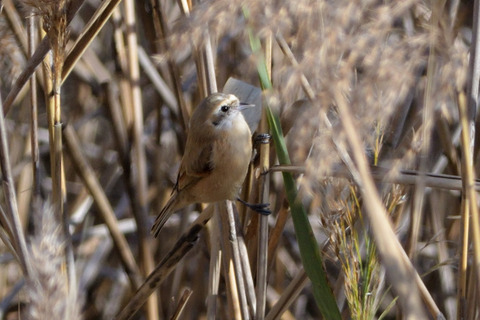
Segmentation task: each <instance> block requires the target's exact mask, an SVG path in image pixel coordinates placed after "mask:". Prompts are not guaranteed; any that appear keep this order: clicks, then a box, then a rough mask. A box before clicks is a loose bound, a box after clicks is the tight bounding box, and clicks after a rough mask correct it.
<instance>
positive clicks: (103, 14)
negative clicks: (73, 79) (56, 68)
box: [62, 0, 120, 79]
mask: <svg viewBox="0 0 480 320" xmlns="http://www.w3.org/2000/svg"><path fill="white" fill-rule="evenodd" d="M119 4H120V0H108V1H102V3H101V5H100V6H99V7H98V8H97V10H96V11H95V14H94V15H93V16H92V18H91V19H90V20H89V21H88V23H87V25H86V26H85V27H84V28H83V31H82V33H81V34H80V36H79V37H78V38H77V40H76V41H75V44H74V45H73V47H72V48H71V49H70V51H69V52H68V55H67V57H66V59H65V66H64V68H63V70H62V79H66V78H67V76H68V75H69V74H70V72H71V71H72V69H73V67H74V66H75V64H76V63H77V61H78V60H79V59H80V57H81V56H82V55H83V54H84V53H85V50H87V48H88V47H89V45H90V44H91V42H92V41H93V40H94V39H95V37H96V35H97V34H98V33H99V32H100V30H102V28H103V26H104V25H105V23H106V22H107V21H108V19H109V18H110V16H111V15H112V13H113V11H114V10H115V8H116V7H117V6H118V5H119Z"/></svg>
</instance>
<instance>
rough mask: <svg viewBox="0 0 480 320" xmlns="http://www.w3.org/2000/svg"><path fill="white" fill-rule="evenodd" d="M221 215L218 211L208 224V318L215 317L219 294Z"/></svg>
mask: <svg viewBox="0 0 480 320" xmlns="http://www.w3.org/2000/svg"><path fill="white" fill-rule="evenodd" d="M219 220H220V216H219V215H218V212H216V213H215V214H214V216H213V219H212V222H211V223H209V224H208V225H207V230H208V231H209V232H208V234H209V235H210V260H209V272H208V296H207V302H206V303H207V319H215V315H216V313H217V305H218V303H217V300H218V295H219V286H220V274H221V263H222V250H221V248H220V228H219V226H220V221H219Z"/></svg>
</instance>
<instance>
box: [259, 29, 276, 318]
mask: <svg viewBox="0 0 480 320" xmlns="http://www.w3.org/2000/svg"><path fill="white" fill-rule="evenodd" d="M272 41H273V37H272V35H271V34H270V35H269V36H268V37H267V39H266V43H265V64H266V67H267V73H268V77H269V79H271V78H272V68H271V66H272ZM267 131H268V123H267V113H266V111H265V109H262V118H261V122H260V132H262V133H263V132H267ZM269 167H270V145H269V141H262V142H261V145H260V170H261V172H262V174H261V175H260V178H259V179H258V186H259V200H260V201H261V202H262V203H268V195H269V187H270V186H269V183H268V179H267V177H268V175H266V173H267V172H268V169H269ZM258 233H259V236H258V251H257V288H256V289H257V290H256V293H257V307H256V317H255V319H257V320H263V319H264V318H265V305H266V297H267V269H268V216H264V215H261V216H260V223H259V226H258Z"/></svg>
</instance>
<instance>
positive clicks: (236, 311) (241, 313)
mask: <svg viewBox="0 0 480 320" xmlns="http://www.w3.org/2000/svg"><path fill="white" fill-rule="evenodd" d="M232 206H233V204H232V202H231V201H227V202H225V203H223V202H222V203H219V215H220V233H221V244H222V258H223V267H224V272H225V273H226V276H225V278H226V279H225V281H226V282H227V284H228V286H229V290H230V292H229V293H230V297H231V302H232V307H233V315H232V316H233V317H234V318H240V319H250V317H251V316H250V315H251V313H250V310H251V309H250V308H252V307H253V306H252V305H249V304H248V302H247V293H246V280H245V278H244V273H243V271H242V270H243V267H242V263H241V261H240V258H241V256H240V249H239V244H238V236H237V228H236V225H235V218H234V217H233V215H234V213H233V207H232ZM246 265H249V264H248V263H247V264H246Z"/></svg>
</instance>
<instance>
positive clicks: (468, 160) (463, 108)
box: [458, 92, 480, 292]
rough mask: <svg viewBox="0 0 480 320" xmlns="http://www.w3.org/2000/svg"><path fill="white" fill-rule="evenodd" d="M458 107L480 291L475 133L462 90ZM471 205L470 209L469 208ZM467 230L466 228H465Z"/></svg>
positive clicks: (474, 270) (474, 267)
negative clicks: (475, 185) (473, 153)
mask: <svg viewBox="0 0 480 320" xmlns="http://www.w3.org/2000/svg"><path fill="white" fill-rule="evenodd" d="M458 108H459V113H460V121H461V124H462V153H463V157H462V173H463V177H464V178H463V182H464V192H465V201H466V203H467V205H465V210H466V212H464V213H463V215H464V216H465V218H464V219H469V216H468V215H466V214H468V212H471V226H472V230H471V232H472V242H473V244H472V245H473V256H474V261H475V263H474V265H473V266H472V269H473V272H474V273H475V282H476V289H477V292H480V216H479V212H478V205H477V203H478V199H477V193H476V192H475V189H474V177H475V168H474V166H473V155H472V149H473V145H472V139H473V135H472V133H471V128H472V127H471V126H469V124H471V122H469V119H470V118H469V116H468V114H467V101H466V97H465V95H464V94H463V93H462V92H461V93H460V94H459V101H458ZM467 207H469V210H468V209H467ZM465 232H466V230H465Z"/></svg>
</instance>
